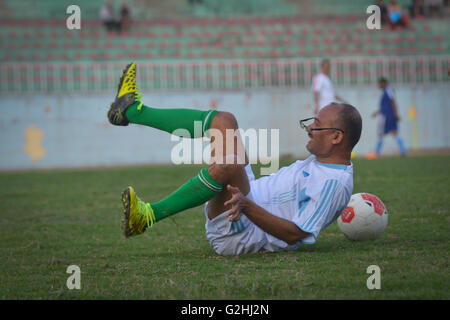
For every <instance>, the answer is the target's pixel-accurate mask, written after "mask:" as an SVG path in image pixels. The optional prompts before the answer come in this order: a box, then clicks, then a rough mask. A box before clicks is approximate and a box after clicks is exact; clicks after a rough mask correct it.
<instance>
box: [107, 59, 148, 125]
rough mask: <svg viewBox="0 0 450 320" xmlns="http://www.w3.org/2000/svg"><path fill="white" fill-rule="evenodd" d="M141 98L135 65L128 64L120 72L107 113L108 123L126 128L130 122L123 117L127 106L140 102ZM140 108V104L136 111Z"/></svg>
mask: <svg viewBox="0 0 450 320" xmlns="http://www.w3.org/2000/svg"><path fill="white" fill-rule="evenodd" d="M141 98H142V96H141V94H140V93H139V90H138V87H137V85H136V63H134V62H133V63H130V64H129V65H127V66H126V68H125V69H124V70H123V72H122V76H121V77H120V80H119V86H118V88H117V95H116V99H115V101H114V102H113V103H111V105H110V108H109V111H108V113H107V115H108V119H109V122H110V123H111V124H113V125H116V126H127V125H128V124H129V123H130V122H129V121H128V119H127V117H126V116H125V111H126V110H127V109H128V107H129V106H131V105H133V104H135V103H136V102H140V100H141ZM141 106H142V102H141V103H140V105H139V106H138V109H140V107H141Z"/></svg>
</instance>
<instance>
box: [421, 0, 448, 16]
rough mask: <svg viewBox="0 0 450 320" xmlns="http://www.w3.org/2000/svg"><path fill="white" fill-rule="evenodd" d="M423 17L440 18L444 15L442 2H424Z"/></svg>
mask: <svg viewBox="0 0 450 320" xmlns="http://www.w3.org/2000/svg"><path fill="white" fill-rule="evenodd" d="M424 8H425V15H426V16H431V15H433V14H436V15H438V16H442V15H443V13H444V1H443V0H424Z"/></svg>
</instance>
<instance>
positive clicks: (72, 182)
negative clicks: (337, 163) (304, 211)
mask: <svg viewBox="0 0 450 320" xmlns="http://www.w3.org/2000/svg"><path fill="white" fill-rule="evenodd" d="M283 164H284V165H286V164H289V162H285V163H283ZM354 164H355V189H354V193H357V192H370V193H373V194H376V195H378V196H379V197H380V198H381V199H382V201H383V202H384V203H385V205H386V206H387V208H388V211H389V224H388V227H387V229H386V231H385V233H384V234H383V235H382V236H381V237H380V238H379V239H377V240H375V241H371V242H350V241H349V240H347V239H346V238H345V237H344V236H343V235H342V234H341V233H340V232H339V230H338V227H337V224H336V223H333V224H332V225H330V226H329V227H328V228H327V229H326V230H324V231H323V232H322V233H321V235H320V236H319V238H318V242H317V243H316V244H315V245H310V246H304V247H301V248H300V249H299V250H297V251H295V252H281V253H261V254H249V255H242V256H238V257H230V256H227V257H222V256H219V255H217V254H216V253H215V252H214V251H213V250H212V248H211V247H210V245H209V243H208V242H207V240H206V236H205V229H204V224H205V218H204V214H203V207H198V208H195V209H191V210H188V211H186V212H183V213H180V214H178V215H175V216H173V217H171V218H168V219H166V220H164V221H161V222H160V223H158V224H157V225H156V226H155V227H154V228H153V229H151V231H149V232H147V233H145V234H144V235H142V236H140V237H137V238H133V239H125V238H124V237H123V236H122V233H121V228H120V225H121V219H122V213H121V205H120V194H121V192H122V190H123V189H124V188H125V187H126V186H128V185H133V186H134V187H135V189H136V191H137V193H138V195H139V196H140V197H142V198H143V199H145V200H147V201H155V200H158V199H160V198H162V197H164V196H166V195H167V194H168V193H170V192H171V191H173V190H174V189H176V188H177V187H178V186H180V185H181V184H182V183H184V182H185V181H186V180H187V179H189V178H190V177H192V176H194V175H196V174H197V173H198V171H199V168H200V167H198V166H173V165H171V166H149V167H130V168H116V169H110V168H108V169H86V170H81V169H80V170H52V171H36V172H10V173H1V174H0V188H1V190H0V191H1V192H0V208H1V211H0V219H1V226H2V230H1V233H0V298H1V299H449V298H450V290H449V288H450V272H449V252H450V250H449V249H450V242H449V239H450V234H449V226H450V216H449V207H450V200H449V189H450V156H448V155H441V156H422V157H408V158H381V159H378V160H372V161H367V160H362V159H357V160H355V161H354ZM254 171H255V173H257V170H255V168H254ZM72 264H74V265H78V266H79V267H80V268H81V286H82V287H81V290H69V289H67V287H66V280H67V278H68V277H69V274H67V273H66V268H67V267H68V266H69V265H72ZM373 264H375V265H378V266H379V267H380V268H381V289H380V290H369V289H368V288H367V287H366V281H367V278H368V277H369V276H370V275H369V274H367V273H366V269H367V267H368V266H369V265H373Z"/></svg>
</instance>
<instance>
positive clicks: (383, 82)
mask: <svg viewBox="0 0 450 320" xmlns="http://www.w3.org/2000/svg"><path fill="white" fill-rule="evenodd" d="M378 87H379V88H380V89H381V90H382V94H381V100H380V109H379V110H377V111H375V112H374V113H373V114H372V117H376V116H377V115H381V117H382V120H381V128H380V131H379V133H378V142H377V145H376V149H375V154H371V155H369V158H376V157H379V156H380V153H381V147H382V146H383V138H384V136H385V135H387V134H390V133H392V135H393V136H394V137H395V139H396V141H397V144H398V147H399V149H400V153H401V155H402V156H405V155H406V150H405V145H404V143H403V140H402V138H401V137H400V136H399V135H398V122H399V121H400V117H399V115H398V108H397V103H396V102H395V96H394V90H392V88H391V87H390V86H389V85H388V81H387V79H386V78H380V79H379V80H378Z"/></svg>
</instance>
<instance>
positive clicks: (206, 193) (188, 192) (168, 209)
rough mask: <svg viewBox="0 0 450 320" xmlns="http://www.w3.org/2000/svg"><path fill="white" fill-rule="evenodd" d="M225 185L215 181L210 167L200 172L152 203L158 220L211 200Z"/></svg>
mask: <svg viewBox="0 0 450 320" xmlns="http://www.w3.org/2000/svg"><path fill="white" fill-rule="evenodd" d="M222 188H223V185H222V184H221V183H219V182H217V181H215V180H214V179H213V178H212V177H211V176H210V174H209V173H208V169H206V168H203V169H202V170H201V171H200V173H199V174H198V175H197V176H196V177H194V178H191V179H190V180H189V181H188V182H186V183H185V184H184V185H182V186H181V187H180V188H178V189H177V190H175V191H174V192H173V193H172V194H171V195H169V196H168V197H166V198H164V199H162V200H161V201H158V202H154V203H150V206H151V207H152V209H153V213H154V214H155V218H156V222H157V221H159V220H162V219H164V218H167V217H169V216H171V215H174V214H176V213H178V212H181V211H184V210H186V209H190V208H194V207H197V206H199V205H202V204H203V203H205V202H207V201H209V200H211V199H212V198H214V197H215V196H216V194H217V193H219V192H220V191H221V190H222Z"/></svg>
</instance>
